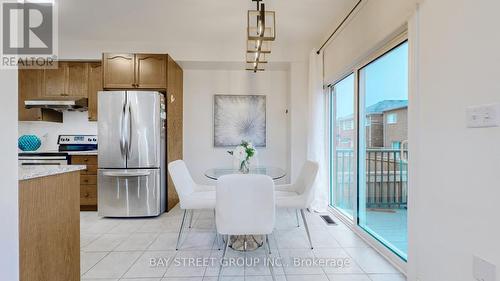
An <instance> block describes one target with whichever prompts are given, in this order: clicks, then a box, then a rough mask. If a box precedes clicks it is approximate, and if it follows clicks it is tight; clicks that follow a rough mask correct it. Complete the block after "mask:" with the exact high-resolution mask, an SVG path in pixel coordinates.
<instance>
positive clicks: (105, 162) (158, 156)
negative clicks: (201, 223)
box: [97, 91, 166, 217]
mask: <svg viewBox="0 0 500 281" xmlns="http://www.w3.org/2000/svg"><path fill="white" fill-rule="evenodd" d="M98 99H99V102H98V112H99V120H98V185H97V190H98V193H97V198H98V205H97V208H98V214H99V216H103V217H148V216H158V215H160V214H161V213H163V212H164V211H165V206H166V165H165V159H166V155H165V152H166V145H165V141H166V140H165V139H166V134H165V118H166V113H165V102H164V97H163V95H162V94H160V93H158V92H146V91H104V92H99V93H98Z"/></svg>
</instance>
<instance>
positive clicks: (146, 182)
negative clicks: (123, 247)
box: [97, 169, 161, 217]
mask: <svg viewBox="0 0 500 281" xmlns="http://www.w3.org/2000/svg"><path fill="white" fill-rule="evenodd" d="M97 190H98V193H97V198H98V204H97V206H98V215H99V216H101V217H148V216H158V215H160V214H161V194H160V170H159V169H99V172H98V187H97Z"/></svg>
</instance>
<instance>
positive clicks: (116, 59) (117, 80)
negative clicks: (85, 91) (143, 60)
mask: <svg viewBox="0 0 500 281" xmlns="http://www.w3.org/2000/svg"><path fill="white" fill-rule="evenodd" d="M102 61H103V65H104V76H103V78H104V88H108V89H122V88H135V74H134V71H135V58H134V55H132V54H104V55H103V58H102Z"/></svg>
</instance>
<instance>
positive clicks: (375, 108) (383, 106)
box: [337, 100, 408, 121]
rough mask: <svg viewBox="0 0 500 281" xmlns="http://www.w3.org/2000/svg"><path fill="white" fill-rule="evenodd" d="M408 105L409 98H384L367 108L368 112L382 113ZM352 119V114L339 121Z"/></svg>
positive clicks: (369, 113) (368, 113) (370, 113)
mask: <svg viewBox="0 0 500 281" xmlns="http://www.w3.org/2000/svg"><path fill="white" fill-rule="evenodd" d="M406 107H408V100H384V101H380V102H377V103H376V104H373V105H370V106H369V107H367V108H366V114H367V115H372V114H382V113H384V112H386V111H390V110H395V109H400V108H406ZM350 119H352V114H349V115H347V116H343V117H340V118H338V119H337V120H338V121H344V120H350Z"/></svg>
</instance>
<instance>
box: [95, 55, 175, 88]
mask: <svg viewBox="0 0 500 281" xmlns="http://www.w3.org/2000/svg"><path fill="white" fill-rule="evenodd" d="M166 72H167V56H166V55H164V54H110V53H105V54H103V87H104V88H105V89H156V90H165V89H166V82H167V81H166V80H167V74H166Z"/></svg>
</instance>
